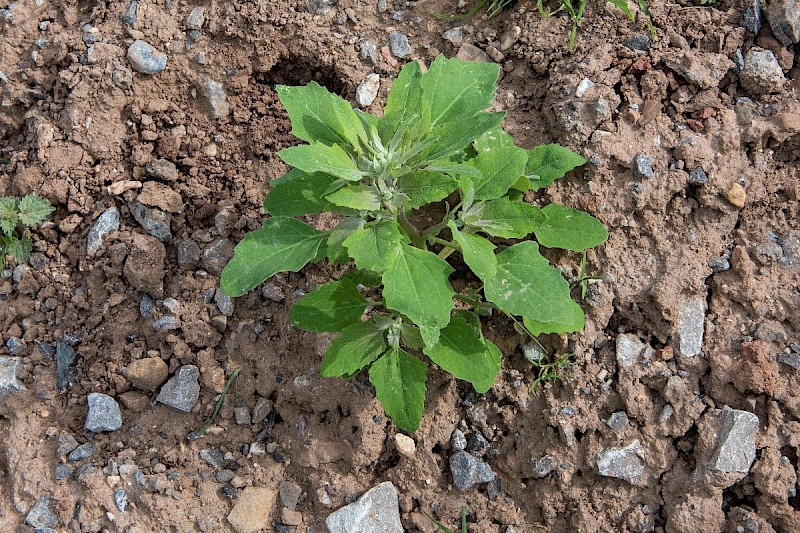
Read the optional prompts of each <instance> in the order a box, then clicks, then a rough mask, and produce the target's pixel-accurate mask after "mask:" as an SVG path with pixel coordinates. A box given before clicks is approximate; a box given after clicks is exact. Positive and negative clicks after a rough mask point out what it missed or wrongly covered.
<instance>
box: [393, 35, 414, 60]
mask: <svg viewBox="0 0 800 533" xmlns="http://www.w3.org/2000/svg"><path fill="white" fill-rule="evenodd" d="M389 49H390V50H391V52H392V55H393V56H395V57H398V58H404V57H408V56H410V55H411V54H412V53H413V50H412V49H411V44H410V43H409V42H408V37H406V36H405V35H403V34H402V33H399V32H396V31H393V32H391V33H390V34H389Z"/></svg>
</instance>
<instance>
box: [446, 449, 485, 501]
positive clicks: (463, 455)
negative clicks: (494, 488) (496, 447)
mask: <svg viewBox="0 0 800 533" xmlns="http://www.w3.org/2000/svg"><path fill="white" fill-rule="evenodd" d="M450 473H451V474H452V475H453V484H454V485H455V486H456V488H457V489H458V490H460V491H465V490H469V489H470V488H472V486H473V485H477V484H480V483H488V482H489V481H491V480H493V479H494V478H495V475H494V472H492V468H491V467H490V466H489V465H488V464H486V463H485V462H483V461H481V460H480V459H478V458H476V457H474V456H472V455H471V454H470V453H468V452H465V451H460V452H457V453H455V454H453V455H451V456H450Z"/></svg>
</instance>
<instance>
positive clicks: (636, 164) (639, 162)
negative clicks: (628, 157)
mask: <svg viewBox="0 0 800 533" xmlns="http://www.w3.org/2000/svg"><path fill="white" fill-rule="evenodd" d="M633 177H634V178H636V179H637V180H640V179H643V178H655V177H656V173H655V172H653V160H652V159H650V158H649V157H648V156H647V155H646V154H643V153H642V152H639V153H638V154H636V156H634V158H633Z"/></svg>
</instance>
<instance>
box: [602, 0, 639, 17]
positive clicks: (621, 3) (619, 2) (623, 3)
mask: <svg viewBox="0 0 800 533" xmlns="http://www.w3.org/2000/svg"><path fill="white" fill-rule="evenodd" d="M608 1H609V2H611V3H612V4H614V5H615V6H617V7H618V8H619V9H620V10H621V11H622V12H623V13H625V15H627V17H628V19H630V21H631V22H634V21H635V20H636V17H634V15H633V13H631V8H629V7H628V1H627V0H608Z"/></svg>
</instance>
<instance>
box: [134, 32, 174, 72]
mask: <svg viewBox="0 0 800 533" xmlns="http://www.w3.org/2000/svg"><path fill="white" fill-rule="evenodd" d="M128 62H130V64H131V66H132V67H133V69H134V70H135V71H137V72H141V73H142V74H151V75H152V74H158V73H159V72H162V71H163V70H164V69H165V68H167V55H166V54H164V53H163V52H159V51H158V50H156V49H155V48H154V47H153V46H152V45H151V44H149V43H147V42H145V41H141V40H138V39H137V40H135V41H133V44H131V45H130V46H129V47H128Z"/></svg>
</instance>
